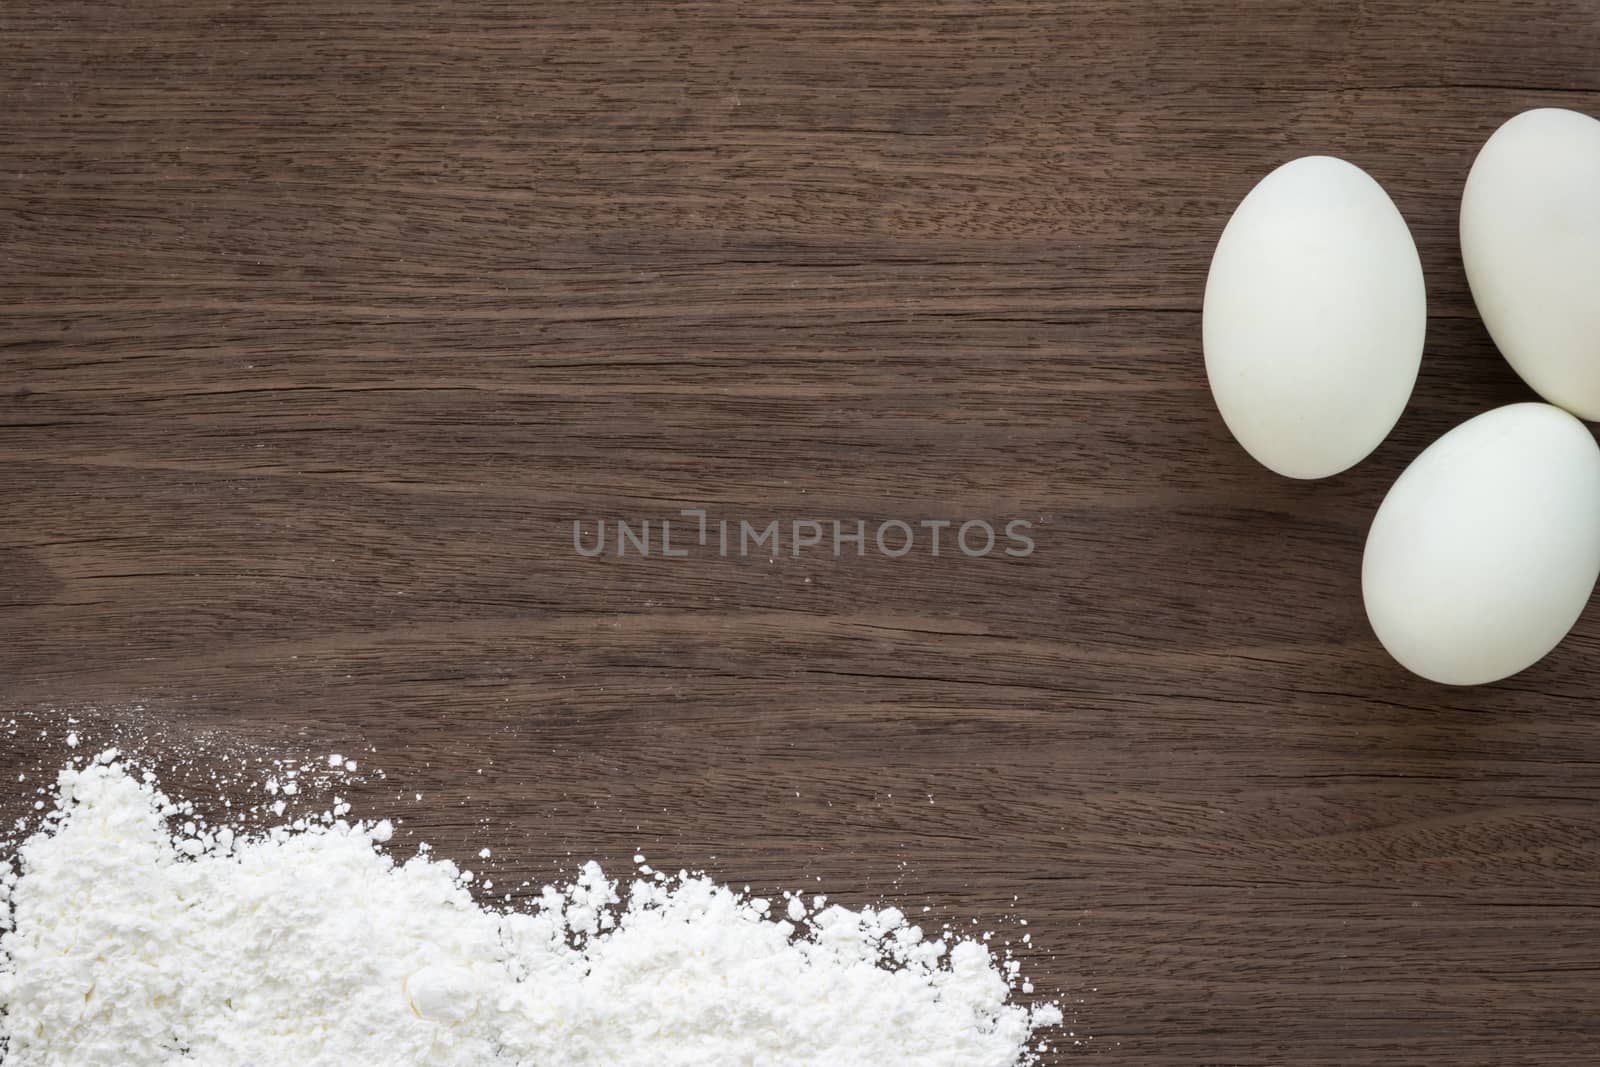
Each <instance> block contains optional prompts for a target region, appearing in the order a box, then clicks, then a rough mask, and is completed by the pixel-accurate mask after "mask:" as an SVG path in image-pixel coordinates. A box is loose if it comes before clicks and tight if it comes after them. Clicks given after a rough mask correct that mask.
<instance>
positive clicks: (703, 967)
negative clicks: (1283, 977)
mask: <svg viewBox="0 0 1600 1067" xmlns="http://www.w3.org/2000/svg"><path fill="white" fill-rule="evenodd" d="M73 740H75V738H74V739H73ZM54 802H55V810H54V812H53V813H52V814H51V815H50V816H49V817H48V819H47V820H46V822H45V825H44V826H43V827H42V828H41V829H40V830H38V831H37V832H35V833H34V834H33V836H31V837H30V838H28V839H27V840H26V841H25V842H24V843H23V844H22V845H21V847H20V848H19V849H18V850H17V854H16V856H15V858H14V860H4V859H0V1060H3V1061H4V1062H5V1063H6V1064H7V1065H8V1067H44V1065H63V1067H65V1065H72V1067H90V1065H99V1064H105V1065H115V1067H146V1065H156V1064H163V1065H171V1064H183V1063H194V1064H204V1065H206V1067H260V1065H263V1064H285V1065H300V1067H319V1065H330V1067H331V1065H338V1067H348V1065H351V1064H363V1065H374V1067H378V1065H395V1067H399V1065H409V1064H419V1065H420V1064H428V1065H437V1067H452V1065H463V1067H465V1065H472V1067H483V1065H492V1064H522V1065H527V1067H578V1065H585V1067H691V1065H692V1067H735V1065H741V1067H742V1065H750V1067H755V1065H760V1067H901V1065H904V1067H912V1065H915V1067H1016V1065H1018V1064H1025V1063H1031V1062H1033V1061H1034V1060H1035V1059H1036V1058H1037V1055H1036V1054H1037V1052H1038V1051H1039V1050H1040V1047H1041V1045H1040V1042H1039V1039H1038V1038H1037V1037H1036V1035H1035V1031H1036V1030H1037V1029H1038V1028H1040V1027H1045V1026H1050V1025H1054V1024H1057V1023H1059V1022H1060V1021H1061V1013H1060V1011H1059V1010H1058V1009H1056V1008H1054V1007H1048V1006H1047V1007H1040V1008H1034V1009H1032V1010H1029V1009H1026V1008H1023V1007H1021V1006H1018V1005H1015V1004H1012V1003H1010V999H1009V998H1010V993H1011V988H1012V986H1013V985H1015V984H1017V983H1018V982H1019V981H1020V979H1019V977H1018V975H1017V973H1016V966H1015V964H1014V963H1008V962H1004V961H997V960H996V959H995V958H994V957H993V956H992V955H991V954H990V952H989V950H988V949H987V948H986V947H985V946H984V945H983V944H981V943H979V942H975V941H971V940H962V941H952V940H950V939H948V938H946V937H941V938H937V939H936V938H931V937H930V938H925V937H924V936H923V933H922V931H921V930H920V929H919V928H918V927H916V926H914V925H911V924H909V923H908V922H907V921H906V920H905V918H904V916H902V915H901V914H900V912H898V911H897V910H895V909H892V908H890V909H886V910H871V909H867V910H862V911H852V910H849V909H846V908H842V907H838V906H832V905H827V904H826V902H825V901H821V900H815V899H814V900H812V901H810V902H809V906H808V902H807V901H804V900H802V899H801V898H800V897H789V898H786V899H784V900H781V901H779V902H778V904H777V906H776V907H775V908H774V907H772V906H770V905H769V904H768V903H767V902H765V901H761V900H753V899H750V898H748V897H746V896H744V895H742V894H738V893H735V892H734V891H732V890H730V889H728V888H726V887H723V886H720V885H717V884H716V883H714V882H712V881H710V880H708V879H706V878H704V877H697V876H691V875H682V874H680V876H679V877H677V878H673V879H660V878H659V877H650V876H649V871H648V868H642V871H643V872H644V875H645V876H643V877H640V878H639V879H638V880H637V881H634V882H633V884H632V885H631V886H630V887H629V888H628V890H627V892H626V894H625V900H619V893H618V886H617V885H616V883H614V882H612V881H609V880H608V879H607V878H606V877H605V875H604V874H603V873H602V872H601V870H600V868H599V867H598V866H596V865H594V864H592V863H591V864H589V865H587V866H586V867H584V868H583V870H582V873H581V875H580V876H579V877H578V878H577V879H576V880H575V881H574V882H573V883H572V884H570V885H566V886H560V887H549V888H546V889H545V890H544V891H543V895H542V898H541V899H540V900H539V901H538V904H537V906H536V907H534V908H532V909H529V910H521V911H496V910H492V909H488V908H485V907H484V906H482V905H480V904H479V903H477V902H476V901H475V900H474V899H473V896H472V893H471V892H470V890H469V889H468V886H467V879H466V877H465V876H464V874H463V872H461V871H459V870H458V869H457V868H456V866H455V865H454V864H451V863H449V862H445V861H439V860H434V859H432V858H430V856H429V855H428V853H427V852H422V853H420V854H419V855H418V856H416V857H415V858H413V859H410V860H408V861H406V862H404V863H398V862H396V861H395V860H394V859H393V858H391V857H390V856H389V855H388V854H387V852H386V851H385V849H384V847H383V843H384V842H385V841H387V840H388V839H389V836H390V834H391V828H390V826H389V825H388V824H387V823H384V822H380V823H377V824H355V825H352V824H350V823H348V822H347V821H345V820H344V819H343V818H341V817H339V815H341V814H342V812H340V813H337V814H336V813H330V814H329V816H328V817H327V818H326V819H325V820H316V821H312V822H309V823H307V822H303V821H302V822H297V823H295V824H294V826H292V827H284V828H280V829H277V830H273V831H271V832H269V833H267V834H265V835H259V836H254V837H248V836H245V835H244V834H242V833H236V832H235V831H233V830H230V829H228V828H225V827H215V826H212V827H207V826H205V825H197V823H196V821H194V820H193V818H192V816H191V815H190V814H189V811H190V809H188V808H187V807H186V806H180V805H174V804H173V803H172V802H171V801H169V800H168V799H167V798H166V797H165V796H164V795H163V794H162V793H161V792H160V791H159V790H158V789H157V787H156V785H155V783H154V782H153V781H152V780H151V777H150V776H149V775H148V774H146V775H144V776H143V777H142V778H136V777H134V776H133V775H132V774H130V773H129V772H128V770H127V769H126V768H125V766H124V765H123V764H122V763H121V762H119V761H118V760H117V758H116V756H115V754H114V753H111V752H108V753H103V754H102V755H101V756H100V757H99V758H97V759H94V760H89V761H79V762H78V764H77V765H75V766H72V767H69V768H68V769H66V770H63V771H62V772H61V773H60V775H59V777H58V779H57V783H56V789H55V792H54ZM278 810H279V811H280V812H281V810H282V809H281V807H280V808H279V809H278Z"/></svg>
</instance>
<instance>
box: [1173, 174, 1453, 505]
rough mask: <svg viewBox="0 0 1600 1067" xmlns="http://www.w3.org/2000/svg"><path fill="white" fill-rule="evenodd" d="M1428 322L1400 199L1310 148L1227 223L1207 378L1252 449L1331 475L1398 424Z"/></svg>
mask: <svg viewBox="0 0 1600 1067" xmlns="http://www.w3.org/2000/svg"><path fill="white" fill-rule="evenodd" d="M1427 319H1428V312H1427V294H1426V292H1425V290H1424V287H1423V281H1422V263H1421V260H1419V259H1418V257H1417V247H1416V244H1415V243H1414V242H1413V241H1412V239H1411V231H1410V230H1408V229H1407V228H1406V223H1405V219H1403V218H1401V216H1400V211H1399V209H1398V208H1396V207H1395V205H1394V202H1393V201H1392V200H1390V199H1389V196H1388V194H1387V193H1385V192H1384V191H1383V188H1382V187H1381V186H1380V185H1379V184H1378V183H1377V182H1376V181H1374V180H1373V179H1372V178H1371V177H1370V176H1369V175H1368V174H1367V173H1366V172H1365V171H1363V170H1362V169H1361V168H1360V167H1357V166H1355V165H1354V164H1351V163H1347V162H1345V161H1344V160H1341V159H1334V158H1333V157H1331V156H1307V157H1305V158H1302V159H1296V160H1293V161H1291V162H1289V163H1285V164H1284V165H1283V166H1281V167H1279V168H1278V169H1277V170H1274V171H1273V172H1272V173H1271V174H1268V175H1267V176H1266V177H1265V178H1263V179H1261V181H1260V183H1258V184H1257V185H1256V187H1255V188H1254V189H1252V190H1251V191H1250V193H1249V195H1247V196H1246V197H1245V198H1244V200H1243V201H1241V202H1240V204H1239V206H1238V208H1237V209H1236V210H1235V211H1234V213H1233V217H1232V218H1231V219H1229V220H1228V225H1227V227H1226V228H1225V229H1224V230H1223V231H1222V237H1221V239H1220V240H1218V242H1217V249H1216V252H1215V254H1214V255H1213V256H1212V259H1211V270H1210V273H1209V275H1208V276H1207V278H1206V292H1205V307H1204V314H1203V317H1202V334H1203V341H1204V347H1205V362H1206V377H1207V378H1208V379H1209V381H1210V383H1211V393H1212V396H1213V397H1214V398H1215V399H1216V403H1217V409H1218V410H1219V411H1220V412H1221V413H1222V418H1223V421H1224V422H1226V423H1227V425H1228V430H1229V431H1230V432H1231V433H1232V434H1233V436H1234V437H1235V438H1236V439H1237V440H1238V441H1239V443H1240V444H1241V445H1243V446H1244V448H1245V450H1246V451H1247V452H1249V453H1250V455H1252V456H1254V457H1255V458H1256V459H1257V460H1259V461H1260V462H1261V463H1262V464H1263V465H1265V466H1266V467H1268V468H1270V469H1272V470H1274V471H1277V472H1278V473H1279V474H1284V475H1287V476H1289V477H1291V478H1324V477H1327V476H1328V475H1331V474H1337V473H1338V472H1340V471H1342V470H1345V469H1346V468H1348V467H1351V466H1353V465H1354V464H1356V463H1358V462H1360V461H1361V460H1362V459H1363V458H1364V457H1365V456H1366V455H1367V454H1368V453H1370V452H1371V451H1372V450H1373V449H1374V448H1376V447H1377V446H1378V444H1379V443H1380V442H1382V441H1383V439H1384V437H1385V436H1387V435H1388V433H1389V431H1390V430H1391V429H1393V428H1394V424H1395V422H1396V421H1398V419H1399V418H1400V414H1401V412H1402V411H1404V410H1405V406H1406V400H1407V399H1408V398H1409V397H1410V396H1411V388H1412V386H1413V385H1415V384H1416V380H1417V370H1418V367H1419V366H1420V365H1421V362H1422V342H1423V337H1424V334H1425V333H1426V331H1427Z"/></svg>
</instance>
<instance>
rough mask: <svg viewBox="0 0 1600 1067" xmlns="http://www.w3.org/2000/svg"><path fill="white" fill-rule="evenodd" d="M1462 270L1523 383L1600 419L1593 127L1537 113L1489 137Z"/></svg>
mask: <svg viewBox="0 0 1600 1067" xmlns="http://www.w3.org/2000/svg"><path fill="white" fill-rule="evenodd" d="M1461 261H1462V263H1463V265H1464V266H1465V267H1466V271H1467V282H1468V284H1470V285H1471V287H1472V299H1473V301H1474V302H1475V303H1476V304H1477V305H1478V314H1479V315H1481V316H1482V317H1483V323H1484V325H1485V326H1487V327H1488V328H1489V336H1491V337H1493V338H1494V343H1495V345H1496V346H1497V347H1498V348H1499V349H1500V352H1501V354H1503V355H1504V356H1505V357H1506V361H1507V362H1508V363H1510V364H1511V366H1512V367H1513V368H1514V369H1515V370H1516V372H1517V373H1518V374H1519V375H1521V376H1522V380H1523V381H1525V382H1527V383H1528V384H1529V385H1530V386H1532V387H1533V388H1534V390H1535V391H1536V392H1537V393H1538V394H1539V395H1540V396H1542V397H1544V398H1545V399H1546V400H1548V401H1550V402H1551V403H1552V404H1559V405H1560V406H1562V407H1564V408H1566V409H1567V410H1568V411H1570V412H1572V413H1573V414H1575V415H1580V416H1582V417H1583V418H1586V419H1600V120H1597V119H1593V118H1590V117H1589V116H1588V115H1582V114H1579V113H1578V112H1576V111H1565V110H1562V109H1560V108H1539V109H1537V110H1535V111H1524V112H1523V113H1522V114H1520V115H1518V116H1516V117H1515V118H1513V119H1511V120H1510V121H1508V122H1507V123H1506V124H1505V125H1503V126H1501V127H1500V128H1499V129H1498V130H1496V131H1495V132H1494V134H1493V135H1492V136H1491V137H1490V138H1489V140H1488V142H1487V143H1485V144H1484V146H1483V148H1482V149H1480V150H1479V152H1478V157H1477V159H1476V160H1474V161H1473V164H1472V171H1471V173H1470V174H1468V176H1467V184H1466V188H1465V189H1464V190H1463V191H1462V194H1461Z"/></svg>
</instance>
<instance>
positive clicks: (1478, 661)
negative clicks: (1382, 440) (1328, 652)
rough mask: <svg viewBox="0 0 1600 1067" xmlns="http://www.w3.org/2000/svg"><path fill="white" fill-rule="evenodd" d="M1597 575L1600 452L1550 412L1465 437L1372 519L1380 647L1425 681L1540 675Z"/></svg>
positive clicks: (1501, 418)
mask: <svg viewBox="0 0 1600 1067" xmlns="http://www.w3.org/2000/svg"><path fill="white" fill-rule="evenodd" d="M1597 576H1600V447H1596V445H1595V441H1594V437H1593V436H1592V435H1591V434H1590V432H1589V428H1588V427H1587V426H1585V425H1584V424H1583V423H1581V422H1579V421H1578V420H1577V419H1575V418H1573V417H1572V416H1571V415H1568V414H1567V413H1566V412H1564V411H1562V410H1561V409H1559V408H1555V407H1551V406H1550V405H1549V404H1511V405H1509V406H1507V407H1502V408H1496V409H1494V410H1493V411H1489V412H1485V413H1484V414H1482V415H1479V416H1478V417H1477V418H1474V419H1469V420H1468V421H1466V422H1464V423H1462V424H1461V425H1460V426H1457V427H1456V428H1455V429H1453V430H1451V431H1450V432H1449V433H1447V434H1445V435H1444V436H1443V437H1441V438H1439V439H1438V440H1437V441H1435V442H1434V443H1433V444H1431V445H1429V446H1428V447H1427V448H1426V449H1424V450H1423V452H1422V454H1421V455H1419V456H1417V458H1416V459H1415V460H1413V461H1412V463H1411V466H1409V467H1407V468H1406V470H1405V472H1404V473H1402V474H1401V475H1400V478H1399V480H1397V481H1396V482H1395V483H1394V485H1393V487H1392V488H1390V490H1389V494H1388V496H1386V497H1384V499H1383V504H1382V505H1381V506H1380V507H1379V508H1378V513H1377V515H1376V516H1375V517H1374V518H1373V520H1372V529H1371V531H1369V532H1368V534H1367V547H1366V554H1365V556H1364V557H1363V559H1362V564H1361V592H1362V596H1363V597H1364V599H1365V600H1366V606H1367V618H1368V619H1369V620H1370V621H1371V623H1372V629H1373V630H1374V632H1376V633H1377V635H1378V640H1380V641H1382V642H1383V646H1384V647H1385V648H1386V649H1388V650H1389V652H1390V654H1391V655H1393V656H1394V658H1395V659H1397V660H1399V661H1400V663H1401V664H1402V665H1403V666H1405V667H1406V668H1408V669H1409V670H1411V671H1414V672H1415V673H1417V674H1420V675H1422V676H1423V677H1424V678H1428V679H1431V680H1433V681H1436V682H1444V683H1447V684H1450V685H1479V684H1481V683H1484V682H1492V681H1494V680H1496V679H1498V678H1504V677H1506V676H1508V675H1512V674H1515V673H1517V672H1518V671H1520V670H1522V669H1524V668H1526V667H1530V666H1532V665H1533V664H1534V663H1537V662H1538V661H1539V660H1540V659H1542V658H1544V656H1545V654H1546V653H1548V652H1549V651H1550V650H1551V649H1553V648H1555V647H1556V645H1557V644H1559V643H1560V641H1561V639H1562V638H1563V637H1565V636H1566V634H1567V631H1569V630H1571V629H1572V626H1573V624H1574V623H1575V622H1577V621H1578V616H1579V615H1580V614H1582V613H1583V608H1584V605H1585V604H1586V603H1587V602H1588V600H1589V594H1590V593H1591V592H1592V591H1593V589H1594V585H1595V579H1596V577H1597Z"/></svg>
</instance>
